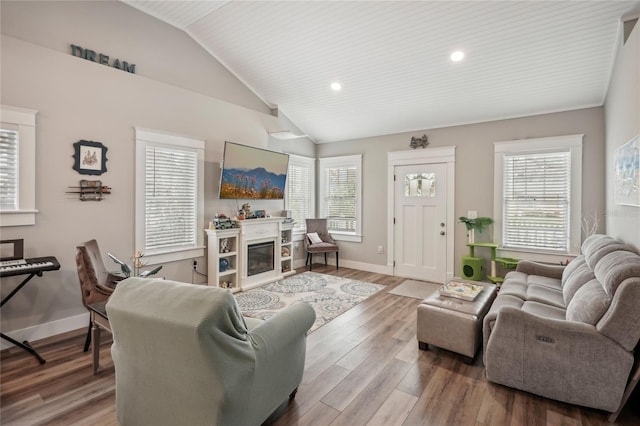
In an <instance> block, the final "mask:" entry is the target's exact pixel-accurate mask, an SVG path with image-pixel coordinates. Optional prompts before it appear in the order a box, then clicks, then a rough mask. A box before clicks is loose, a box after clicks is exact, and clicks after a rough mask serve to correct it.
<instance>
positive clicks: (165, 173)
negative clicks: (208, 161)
mask: <svg viewBox="0 0 640 426" xmlns="http://www.w3.org/2000/svg"><path fill="white" fill-rule="evenodd" d="M203 229H204V141H203V140H199V139H192V138H188V137H183V136H178V135H173V134H169V133H164V132H159V131H156V130H146V129H140V128H136V229H135V244H136V250H142V252H143V253H144V254H145V259H146V260H147V262H149V263H150V264H157V263H164V262H171V261H177V260H183V259H193V258H196V257H200V256H203V255H204V233H203V232H202V230H203Z"/></svg>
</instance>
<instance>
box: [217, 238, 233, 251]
mask: <svg viewBox="0 0 640 426" xmlns="http://www.w3.org/2000/svg"><path fill="white" fill-rule="evenodd" d="M230 251H231V240H230V239H229V238H221V239H220V253H229V252H230Z"/></svg>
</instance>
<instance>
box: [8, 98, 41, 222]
mask: <svg viewBox="0 0 640 426" xmlns="http://www.w3.org/2000/svg"><path fill="white" fill-rule="evenodd" d="M37 113H38V112H37V111H34V110H30V109H25V108H17V107H12V106H8V105H0V226H22V225H35V223H36V213H38V211H37V210H36V115H37Z"/></svg>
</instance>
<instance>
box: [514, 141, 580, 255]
mask: <svg viewBox="0 0 640 426" xmlns="http://www.w3.org/2000/svg"><path fill="white" fill-rule="evenodd" d="M570 183H571V157H570V153H569V152H568V151H567V152H548V153H532V154H515V155H505V156H504V222H503V245H504V246H505V247H508V248H534V249H541V250H550V251H558V252H562V253H566V252H567V251H568V249H569V205H570V204H569V201H570V196H571V194H570V192H571V187H570Z"/></svg>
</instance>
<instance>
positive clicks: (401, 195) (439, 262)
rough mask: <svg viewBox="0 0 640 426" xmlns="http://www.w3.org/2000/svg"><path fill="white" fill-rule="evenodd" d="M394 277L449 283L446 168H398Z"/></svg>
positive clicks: (441, 164)
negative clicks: (447, 276) (447, 272)
mask: <svg viewBox="0 0 640 426" xmlns="http://www.w3.org/2000/svg"><path fill="white" fill-rule="evenodd" d="M394 194H395V196H394V198H395V200H394V221H395V228H394V253H395V262H394V275H398V276H402V277H407V278H414V279H419V280H424V281H432V282H436V283H444V282H445V281H446V269H447V253H448V251H447V235H446V229H447V226H446V218H447V165H446V164H445V163H433V164H420V165H406V166H404V165H403V166H395V183H394Z"/></svg>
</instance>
